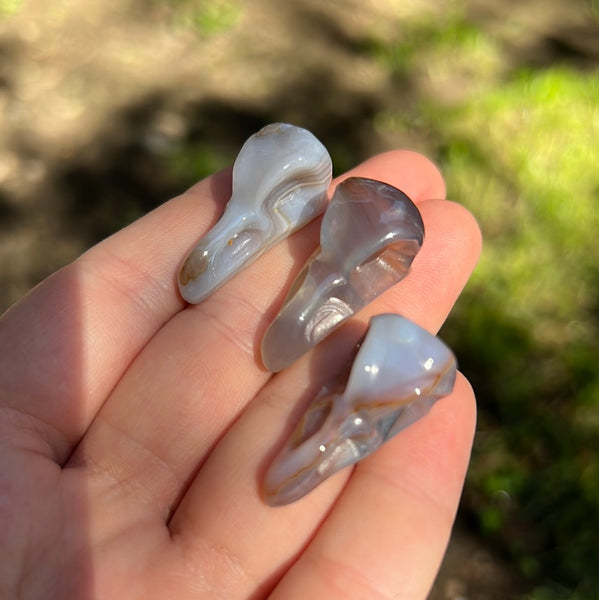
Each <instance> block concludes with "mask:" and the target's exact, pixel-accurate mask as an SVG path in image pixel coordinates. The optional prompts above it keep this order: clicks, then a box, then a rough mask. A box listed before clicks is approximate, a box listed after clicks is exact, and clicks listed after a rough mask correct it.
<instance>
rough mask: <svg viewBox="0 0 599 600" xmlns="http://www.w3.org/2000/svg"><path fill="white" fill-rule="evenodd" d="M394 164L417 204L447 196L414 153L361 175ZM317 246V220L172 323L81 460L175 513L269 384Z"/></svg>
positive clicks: (115, 398) (363, 169) (118, 394)
mask: <svg viewBox="0 0 599 600" xmlns="http://www.w3.org/2000/svg"><path fill="white" fill-rule="evenodd" d="M390 165H393V169H392V173H391V175H390V176H391V178H392V180H393V181H396V182H400V181H401V179H402V173H407V174H408V175H407V176H406V182H407V184H408V186H409V191H410V193H411V194H412V196H413V197H414V198H415V199H416V200H421V199H422V195H421V193H420V191H419V190H418V188H417V186H418V181H422V188H423V190H425V192H426V193H430V190H431V186H434V185H436V186H437V188H438V189H437V191H439V192H440V193H442V180H441V178H440V176H439V175H438V171H437V170H436V169H435V168H434V167H433V166H432V165H431V163H430V162H429V161H427V160H426V159H424V158H423V157H421V156H418V155H415V154H413V153H402V152H398V153H393V154H387V155H382V156H381V157H378V158H376V159H373V160H371V161H368V162H367V163H365V164H364V165H362V166H360V167H358V168H357V169H355V170H354V171H353V172H352V174H362V175H369V176H370V175H371V174H372V175H380V176H382V175H383V172H386V171H387V170H389V169H390ZM416 172H419V173H420V174H421V178H420V179H418V178H416V177H415V176H414V173H416ZM434 182H437V183H434ZM317 240H318V224H317V223H313V224H312V225H310V226H308V227H307V228H305V229H304V230H302V231H301V232H299V233H298V234H297V235H295V236H292V238H290V239H289V240H287V241H286V242H284V243H282V244H279V245H277V246H276V247H275V248H273V249H272V250H271V251H270V252H268V253H267V254H266V255H265V256H264V257H262V259H260V260H258V261H257V262H256V263H254V264H253V265H251V266H250V267H248V268H247V269H245V270H244V271H243V272H241V273H240V274H238V275H237V276H236V277H235V278H233V279H232V280H231V281H229V282H228V283H227V284H226V285H225V286H223V287H222V288H221V289H219V290H218V291H217V292H216V293H215V294H214V295H212V296H211V297H209V298H208V299H206V300H205V301H204V302H202V303H201V304H199V305H194V306H190V307H188V308H187V309H186V310H184V311H182V312H180V313H179V314H177V315H176V316H175V317H174V318H172V319H171V320H170V321H169V323H168V324H166V325H165V326H164V327H163V328H162V329H161V330H160V332H159V333H158V334H157V335H156V336H154V338H153V339H152V341H151V342H150V343H149V344H148V345H147V346H146V347H145V348H144V350H143V352H141V353H140V355H139V356H138V358H137V359H136V361H135V362H134V364H133V365H132V366H131V368H130V369H129V371H128V372H127V373H126V374H125V375H124V376H123V377H122V379H121V381H120V382H119V384H118V386H117V387H116V388H115V390H114V392H113V393H112V394H111V396H110V398H109V400H108V401H107V402H106V404H105V406H104V407H103V408H102V410H101V411H100V413H99V415H98V417H97V418H96V419H95V421H94V423H93V424H92V426H91V427H90V429H89V431H88V433H87V435H86V436H85V438H84V440H83V441H82V443H81V444H80V446H79V447H78V451H77V455H76V456H75V457H74V459H73V461H74V463H79V464H82V463H85V464H88V465H92V464H93V465H94V468H95V469H96V470H97V472H98V473H103V474H104V476H105V477H106V480H107V481H108V482H110V481H113V480H114V478H115V476H116V477H117V478H118V480H119V481H122V480H126V481H127V482H128V486H127V488H128V489H129V490H130V491H131V493H132V494H135V495H137V496H138V497H140V498H141V497H143V498H144V499H145V504H146V505H147V506H153V507H158V510H159V511H160V512H161V513H164V514H168V513H169V511H170V510H172V508H173V506H175V505H176V503H177V502H178V499H179V495H180V493H181V490H183V489H185V488H186V486H187V484H188V482H189V480H190V478H191V477H192V476H193V474H194V473H195V471H196V470H197V468H198V466H199V465H201V463H202V461H203V460H204V458H205V457H206V456H207V455H208V453H209V452H210V450H211V449H212V448H213V446H214V444H215V443H216V442H217V441H218V439H219V438H220V436H221V435H222V433H223V431H224V430H225V429H226V428H227V427H229V426H230V424H231V423H232V422H233V421H234V420H235V419H236V418H237V416H238V415H239V413H240V412H241V411H242V410H243V409H244V407H245V406H246V405H247V404H248V403H249V402H250V401H251V400H252V398H253V397H254V396H255V394H256V393H257V392H258V390H259V389H260V388H261V387H262V386H263V385H264V384H265V382H266V381H267V380H268V379H269V377H270V374H269V373H267V372H266V371H265V370H264V368H263V367H262V366H261V364H260V361H259V357H257V355H256V351H255V349H256V348H258V347H259V343H260V340H261V337H262V334H263V332H264V330H265V328H266V326H267V324H268V322H269V321H270V319H271V318H272V317H273V316H274V311H275V310H276V307H277V306H278V304H280V302H281V301H282V294H283V293H284V290H285V287H286V285H288V284H289V282H290V272H292V271H295V272H297V271H298V270H299V268H300V267H301V265H302V263H303V262H304V260H305V259H306V258H307V257H308V256H309V255H310V254H311V253H312V251H313V250H314V247H315V246H316V244H317ZM123 456H125V457H127V459H126V460H123ZM115 471H116V472H117V474H116V475H115ZM121 514H123V518H127V516H128V513H127V514H125V513H124V512H122V511H121Z"/></svg>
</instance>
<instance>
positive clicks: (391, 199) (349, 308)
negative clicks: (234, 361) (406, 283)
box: [262, 177, 424, 372]
mask: <svg viewBox="0 0 599 600" xmlns="http://www.w3.org/2000/svg"><path fill="white" fill-rule="evenodd" d="M423 239H424V225H423V223H422V218H421V216H420V212H419V211H418V208H417V207H416V205H415V204H414V203H413V202H412V201H411V200H410V199H409V198H408V197H407V196H406V195H405V194H404V193H403V192H401V191H400V190H398V189H397V188H394V187H392V186H390V185H387V184H386V183H382V182H380V181H374V180H372V179H364V178H362V177H351V178H349V179H346V180H345V181H343V182H342V183H340V184H339V185H338V186H337V188H336V190H335V193H334V195H333V198H332V200H331V203H330V204H329V206H328V207H327V209H326V212H325V214H324V217H323V220H322V226H321V233H320V248H319V249H318V250H317V252H316V253H315V254H314V255H313V256H312V257H311V258H310V259H309V260H308V262H307V264H306V265H305V266H304V268H303V270H302V271H301V273H300V274H299V275H298V276H297V278H296V280H295V282H294V283H293V285H292V286H291V289H290V291H289V293H288V295H287V298H286V300H285V302H284V304H283V307H282V308H281V310H280V312H279V314H278V315H277V317H276V318H275V319H274V321H273V322H272V323H271V325H270V327H269V328H268V330H267V332H266V334H265V336H264V338H263V340H262V361H263V363H264V365H265V366H266V368H267V369H269V370H271V371H274V372H276V371H281V370H282V369H284V368H285V367H286V366H288V365H289V364H291V363H292V362H293V361H295V360H296V359H297V358H299V357H300V356H301V355H302V354H304V353H305V352H307V351H308V350H309V349H310V348H312V347H313V346H315V345H316V344H317V343H318V342H320V341H321V340H322V339H323V338H324V337H325V336H327V335H328V334H330V333H331V331H333V329H334V328H335V327H337V326H338V325H340V324H341V323H342V322H343V321H344V320H345V319H347V318H348V317H350V316H351V315H353V314H354V313H355V312H357V311H359V310H360V309H361V308H363V307H364V306H365V305H366V304H368V303H369V302H371V301H372V300H373V299H374V298H376V296H378V295H379V294H381V293H382V292H384V291H385V290H387V289H388V288H389V287H391V286H392V285H394V284H395V283H397V282H399V281H401V280H402V279H403V278H404V277H405V276H406V275H407V273H408V271H409V269H410V265H411V264H412V260H413V258H414V256H416V254H417V253H418V251H419V250H420V247H421V246H422V242H423Z"/></svg>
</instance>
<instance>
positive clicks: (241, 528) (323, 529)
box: [0, 152, 480, 600]
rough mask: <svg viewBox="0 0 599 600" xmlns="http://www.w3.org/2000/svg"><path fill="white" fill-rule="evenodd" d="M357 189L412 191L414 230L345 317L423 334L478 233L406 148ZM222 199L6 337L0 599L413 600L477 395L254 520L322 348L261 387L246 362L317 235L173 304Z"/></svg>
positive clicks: (447, 522)
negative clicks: (387, 282) (380, 288)
mask: <svg viewBox="0 0 599 600" xmlns="http://www.w3.org/2000/svg"><path fill="white" fill-rule="evenodd" d="M351 174H352V175H360V176H364V177H370V178H374V179H380V180H382V181H385V182H387V183H390V184H392V185H394V186H396V187H399V188H400V189H402V190H404V191H405V192H406V193H407V194H408V195H409V196H410V197H411V198H412V199H413V200H414V201H415V202H416V203H417V204H418V205H419V208H420V210H421V213H422V216H423V219H424V223H425V227H426V239H425V243H424V246H423V248H422V251H421V252H420V254H419V255H418V256H417V258H416V259H415V261H414V264H413V268H412V272H411V274H410V275H409V277H407V278H406V280H405V281H403V282H402V283H401V284H400V285H398V286H396V287H395V288H392V289H391V290H389V291H388V292H387V293H385V294H383V295H382V296H381V297H380V298H378V299H377V300H376V302H374V303H373V304H372V305H370V306H369V307H368V308H367V309H366V310H364V311H362V313H360V314H359V315H358V318H357V319H356V321H355V322H356V323H365V322H366V320H367V318H368V316H370V315H372V314H376V313H380V312H400V313H401V314H403V315H404V316H406V317H408V318H410V319H412V320H414V321H416V322H417V323H419V324H420V325H422V326H423V327H425V328H427V329H428V330H430V331H433V332H435V331H437V330H438V328H439V327H440V326H441V324H442V322H443V320H444V319H445V317H446V316H447V314H448V312H449V310H450V309H451V307H452V305H453V303H454V302H455V300H456V298H457V296H458V295H459V293H460V291H461V289H462V287H463V285H464V284H465V282H466V280H467V278H468V276H469V274H470V272H471V269H472V268H473V266H474V263H475V262H476V259H477V257H478V253H479V246H480V238H479V232H478V228H477V226H476V224H475V222H474V221H473V219H472V218H471V216H470V215H469V214H468V213H467V212H466V211H465V210H464V209H463V208H461V207H460V206H459V205H456V204H453V203H451V202H448V201H446V200H443V199H442V198H443V197H444V185H443V181H442V179H441V176H440V175H439V173H438V172H437V170H436V169H435V168H434V167H433V166H432V165H431V164H430V163H429V162H428V161H427V160H426V159H424V158H423V157H421V156H419V155H417V154H414V153H410V152H391V153H387V154H384V155H380V156H378V157H375V158H373V159H371V160H369V161H368V162H366V163H364V164H362V165H361V166H359V167H357V168H356V169H354V170H353V171H352V172H351ZM229 188H230V172H224V173H220V174H217V175H215V176H213V177H210V178H208V179H206V180H204V181H202V182H201V183H199V184H197V185H196V186H194V187H193V188H192V189H191V190H189V191H188V192H186V193H185V194H183V195H182V196H180V197H177V198H175V199H174V200H171V201H170V202H168V203H166V204H164V205H163V206H161V207H159V208H158V209H157V210H155V211H153V212H152V213H150V214H149V215H147V216H145V217H143V218H142V219H140V220H139V221H137V222H135V223H133V224H132V225H130V226H129V227H127V228H126V229H124V230H122V231H120V232H119V233H117V234H115V235H114V236H112V237H111V238H109V239H107V240H105V241H104V242H102V243H101V244H99V245H97V246H96V247H94V248H92V249H91V250H89V251H88V252H87V253H85V254H84V255H83V256H82V257H81V258H79V259H78V260H77V261H75V262H74V263H73V264H71V265H69V266H67V267H66V268H64V269H62V270H61V271H59V272H57V273H55V274H54V275H53V276H52V277H50V278H49V279H47V280H46V281H45V282H44V283H42V284H41V285H40V286H38V287H37V288H36V289H34V290H33V291H32V292H31V293H30V294H29V295H28V296H27V297H26V298H25V299H24V300H23V301H22V302H21V303H19V304H18V305H16V306H15V307H13V309H12V310H10V311H9V312H8V313H6V314H5V315H4V317H3V318H2V320H1V321H0V597H1V598H6V599H12V598H23V599H37V598H43V599H53V598H60V599H71V598H83V599H100V598H102V599H104V598H106V599H119V600H120V599H125V600H128V599H132V598H140V599H141V598H143V599H144V600H148V599H153V598H157V599H161V600H168V599H175V600H184V599H186V598H194V599H198V598H211V599H212V598H219V599H221V598H222V599H227V600H228V599H231V600H237V599H239V600H241V599H243V600H258V599H260V598H272V599H283V600H294V599H295V598H298V599H300V598H301V599H302V600H303V599H305V598H311V599H312V598H314V599H316V598H323V599H324V598H327V599H330V598H343V599H344V600H351V599H354V598H355V599H360V600H364V599H370V598H373V599H378V598H408V599H412V598H414V599H420V598H425V597H426V595H427V593H428V590H429V589H430V586H431V584H432V582H433V580H434V577H435V574H436V571H437V569H438V567H439V564H440V561H441V558H442V555H443V552H444V550H445V547H446V544H447V540H448V538H449V533H450V530H451V526H452V523H453V520H454V517H455V511H456V507H457V503H458V499H459V495H460V491H461V487H462V484H463V478H464V473H465V470H466V465H467V462H468V457H469V453H470V446H471V442H472V435H473V430H474V421H475V409H474V397H473V394H472V391H471V389H470V387H469V385H468V383H467V382H466V380H465V379H464V378H463V377H461V376H459V377H458V380H457V382H456V386H455V390H454V392H453V394H452V395H450V396H448V397H446V398H444V399H443V400H441V401H440V402H438V403H437V405H436V406H435V407H434V408H433V409H432V410H431V412H430V414H429V415H428V416H427V417H426V418H424V419H422V420H421V421H419V422H418V423H416V424H414V425H413V426H411V427H409V428H408V429H407V430H406V431H404V432H402V433H401V434H400V435H399V436H397V437H395V438H394V439H393V440H391V441H390V442H389V443H388V444H386V445H385V446H384V447H383V448H381V449H380V450H379V451H378V452H376V453H375V454H373V455H372V456H371V457H369V458H368V459H366V460H365V461H363V462H362V463H360V464H359V465H358V466H357V467H355V468H354V469H353V470H352V469H345V470H344V471H342V472H340V473H338V474H337V475H336V476H334V477H332V478H331V479H329V480H328V481H326V482H325V483H324V484H323V485H321V486H320V487H319V488H317V489H316V490H315V491H314V492H313V493H311V494H310V495H308V496H307V497H305V498H303V499H302V500H300V501H299V502H296V503H294V504H291V505H289V506H285V507H280V508H271V507H269V506H268V505H266V504H265V503H264V501H263V500H262V499H261V497H260V481H261V478H262V476H263V473H264V469H265V467H266V466H267V465H268V460H269V457H272V453H273V451H274V450H276V448H277V445H278V444H280V443H281V441H282V436H283V435H284V432H285V431H288V429H289V426H290V422H291V420H292V417H293V415H294V414H296V412H297V406H298V404H299V403H301V402H305V400H306V398H307V397H309V395H310V394H311V393H314V392H315V391H317V389H318V387H319V385H320V384H321V383H322V381H323V380H324V379H325V378H326V372H327V369H328V368H329V366H331V364H332V363H334V361H335V357H336V354H335V353H334V352H329V353H323V352H322V351H320V354H317V353H318V352H319V350H318V349H316V350H315V351H314V352H313V353H311V354H308V355H306V356H305V357H304V358H303V359H301V360H300V361H298V362H297V363H296V364H294V365H293V366H292V367H290V368H289V369H287V370H286V371H284V372H282V373H280V374H278V375H276V376H273V375H272V374H271V373H269V372H267V371H266V370H265V369H264V367H263V366H262V365H261V363H260V360H259V353H258V351H257V349H259V347H260V340H261V337H262V335H263V333H264V331H265V329H266V327H267V325H268V323H269V322H270V320H271V319H272V318H273V317H274V315H275V313H276V311H277V309H278V307H279V306H280V304H281V302H282V300H283V298H284V295H285V292H286V287H287V286H288V285H289V283H290V281H291V280H292V278H293V276H294V275H295V274H296V273H297V271H298V270H299V268H300V267H301V266H302V264H303V262H304V261H305V259H306V258H307V257H308V256H309V255H310V254H311V252H312V251H313V250H314V248H315V247H316V245H317V243H318V223H316V222H315V223H313V224H311V225H309V226H308V227H306V228H304V229H303V230H301V231H299V232H298V233H296V234H295V235H294V236H292V237H291V238H290V239H289V240H287V241H286V242H284V243H281V244H279V245H278V246H277V247H275V248H274V249H273V250H271V251H270V252H268V253H267V254H265V255H264V256H263V257H262V258H261V259H259V260H258V261H257V262H256V263H254V264H253V265H252V266H251V267H249V268H247V269H246V270H244V271H243V272H242V273H241V274H239V275H238V276H236V277H235V278H234V279H233V280H231V281H230V282H229V283H227V284H226V285H225V286H223V287H222V288H221V289H220V290H218V291H217V292H216V293H215V294H214V295H213V296H211V297H210V298H208V299H207V300H206V301H204V302H202V303H201V304H198V305H195V306H186V305H185V304H184V303H183V301H182V300H181V298H180V297H179V295H178V293H177V290H176V285H175V277H176V272H177V267H178V265H179V264H180V261H181V259H182V257H183V256H184V255H185V253H186V252H187V251H188V250H189V249H190V248H191V247H192V246H193V244H194V243H195V242H196V240H197V238H198V237H199V236H200V235H202V233H203V232H205V231H207V230H208V229H209V227H210V226H211V225H212V224H213V223H214V222H215V221H216V219H217V218H218V216H219V214H220V212H221V211H222V209H223V207H224V204H225V203H226V201H227V199H228V197H229V193H230V189H229ZM353 329H355V330H356V335H358V331H357V330H358V327H357V326H356V327H354V328H353ZM348 335H349V336H350V337H351V335H353V333H352V334H348ZM347 341H348V340H347V339H345V340H344V344H345V343H347ZM330 343H331V344H334V343H336V342H335V339H334V338H332V341H331V342H330ZM337 343H340V341H339V339H337ZM316 357H318V360H316Z"/></svg>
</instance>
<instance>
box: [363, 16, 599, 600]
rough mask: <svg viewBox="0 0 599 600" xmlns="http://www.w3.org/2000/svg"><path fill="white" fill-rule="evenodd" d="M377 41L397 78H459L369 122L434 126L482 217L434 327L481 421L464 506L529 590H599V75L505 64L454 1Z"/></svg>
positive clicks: (462, 198)
mask: <svg viewBox="0 0 599 600" xmlns="http://www.w3.org/2000/svg"><path fill="white" fill-rule="evenodd" d="M412 25H413V26H405V24H404V31H402V35H401V36H400V39H399V41H398V42H396V43H394V44H390V45H385V44H384V43H383V42H376V43H374V42H371V43H370V44H369V46H368V48H367V51H369V52H372V53H373V54H374V56H376V57H377V59H378V60H379V61H381V64H383V65H385V67H386V68H387V69H389V71H390V72H391V76H393V77H396V78H398V81H400V82H403V83H404V84H406V86H407V85H408V84H409V83H410V82H412V81H414V80H415V79H416V80H417V79H418V78H419V77H422V74H423V73H426V74H427V76H428V77H430V79H431V80H432V81H433V82H437V83H438V82H440V81H441V82H442V81H443V78H444V77H445V75H446V73H447V72H448V70H450V71H451V73H452V75H453V77H454V82H459V84H460V89H458V90H450V92H454V93H449V94H448V95H447V97H445V98H440V97H438V96H436V95H435V94H434V93H429V94H428V95H427V94H418V95H417V97H416V99H415V101H414V103H413V105H412V106H411V107H409V108H408V110H405V109H403V110H402V111H401V112H399V111H383V112H381V113H380V114H379V115H377V117H376V118H375V121H374V124H375V127H377V128H378V129H383V130H395V131H398V132H403V131H408V130H414V129H417V130H419V131H420V132H421V133H422V136H423V137H425V138H426V139H428V140H430V145H431V148H432V149H433V153H434V154H436V156H434V158H435V159H436V160H437V162H438V163H439V165H440V166H441V169H442V171H443V173H444V174H445V176H446V180H447V186H448V193H449V196H450V197H451V198H453V199H455V200H457V201H459V202H461V203H463V204H464V205H465V206H466V207H468V208H469V209H470V210H471V212H472V213H473V214H474V215H475V216H476V218H477V219H478V221H479V223H480V226H481V229H482V231H483V235H484V239H485V245H484V251H483V255H482V258H481V261H480V264H479V266H478V268H477V270H476V272H475V274H474V276H473V277H472V280H471V282H470V284H469V286H468V287H467V289H466V291H465V293H464V295H463V297H462V298H461V300H460V301H459V303H458V305H457V306H456V308H455V310H454V312H453V314H452V316H451V317H450V319H449V321H448V323H447V324H446V326H445V328H444V330H443V332H442V335H443V336H444V337H445V338H446V339H447V340H448V341H449V342H450V343H451V345H452V346H453V347H454V348H455V350H456V353H457V355H458V358H459V360H460V363H461V367H462V369H463V370H464V371H465V372H466V374H467V375H468V376H469V377H470V379H471V380H472V382H473V383H474V386H475V390H476V391H477V395H478V400H479V425H478V434H477V439H476V442H475V450H474V455H473V460H472V464H471V468H470V472H469V476H468V481H467V486H466V490H465V494H464V508H465V509H466V510H467V511H468V512H470V514H472V515H473V516H474V517H475V518H476V520H477V521H478V523H479V527H480V529H481V532H483V534H485V535H487V536H489V537H490V538H492V539H495V540H497V541H499V543H501V544H502V545H503V546H504V547H505V548H506V549H507V551H508V552H509V553H510V554H511V555H512V556H513V558H514V560H515V561H516V563H517V564H518V565H519V567H520V570H521V572H522V573H523V574H524V575H526V576H528V577H530V578H532V580H533V581H537V582H545V583H544V584H542V585H541V584H540V585H539V587H538V589H537V590H536V591H535V592H534V593H533V594H532V595H531V596H530V597H529V599H530V600H532V599H534V600H541V599H545V598H552V599H553V598H558V597H559V598H567V597H570V598H593V597H596V595H594V594H595V592H594V591H593V590H596V589H599V552H598V550H597V549H598V548H599V368H598V365H599V244H598V243H597V231H599V168H598V162H599V161H598V158H599V153H598V149H599V142H598V140H599V74H597V73H596V72H594V73H593V72H582V71H578V70H576V69H575V68H574V67H572V66H569V65H567V64H565V63H564V64H555V65H554V66H551V67H549V68H545V69H537V70H535V69H530V68H524V67H518V66H514V67H513V68H508V67H507V61H506V60H505V57H504V56H503V55H502V49H501V46H500V45H499V44H498V43H497V42H496V41H495V40H494V38H492V36H490V35H488V34H487V33H485V32H484V31H483V30H482V29H481V28H480V27H478V26H476V25H474V24H473V23H469V22H468V21H467V20H465V19H464V18H463V16H462V15H461V14H460V13H459V12H457V11H456V12H454V13H453V14H450V15H449V16H446V17H445V18H444V19H438V18H435V19H432V18H431V19H429V20H428V21H427V20H426V19H422V20H420V21H419V22H417V23H413V24H412Z"/></svg>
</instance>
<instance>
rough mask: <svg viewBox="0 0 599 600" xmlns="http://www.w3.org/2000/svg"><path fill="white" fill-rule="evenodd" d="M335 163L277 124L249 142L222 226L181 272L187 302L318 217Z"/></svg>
mask: <svg viewBox="0 0 599 600" xmlns="http://www.w3.org/2000/svg"><path fill="white" fill-rule="evenodd" d="M331 172H332V165H331V158H330V156H329V154H328V152H327V150H326V148H325V147H324V146H323V145H322V144H321V143H320V142H319V141H318V140H317V139H316V138H315V137H314V136H313V135H312V134H311V133H310V132H309V131H307V130H306V129H302V128H301V127H295V126H294V125H288V124H285V123H275V124H272V125H268V126H266V127H264V128H263V129H261V130H260V131H259V132H258V133H256V134H254V135H253V136H251V137H250V138H249V139H248V140H247V141H246V142H245V144H244V145H243V147H242V148H241V151H240V152H239V155H238V157H237V159H236V160H235V164H234V165H233V190H232V195H231V198H230V200H229V202H228V204H227V207H226V209H225V211H224V213H223V215H222V217H221V218H220V220H219V221H218V223H217V224H216V225H215V226H214V227H213V228H212V229H211V230H210V231H209V232H208V233H207V234H206V235H205V236H204V237H203V238H202V239H201V240H200V241H199V243H198V244H197V246H196V247H195V248H194V249H193V250H192V251H191V253H190V254H189V256H188V257H187V258H186V260H185V261H184V263H183V265H182V267H181V270H180V272H179V290H180V292H181V296H182V297H183V299H184V300H186V301H187V302H192V303H197V302H201V301H202V300H204V299H205V298H206V297H208V296H209V295H210V294H211V293H212V292H214V291H215V290H216V289H217V288H218V287H220V286H221V285H222V284H223V283H225V282H226V281H228V280H229V279H230V278H231V277H233V275H235V274H236V273H238V272H239V271H240V270H241V269H243V268H244V267H246V266H247V265H249V264H250V263H251V262H253V261H254V260H256V259H257V258H258V257H259V256H261V255H262V254H263V253H264V252H265V251H266V250H268V249H269V248H271V247H272V246H274V245H275V244H276V243H278V242H280V241H281V240H283V239H284V238H286V237H287V236H289V235H290V234H291V233H293V232H294V231H296V230H297V229H300V228H301V227H303V226H304V225H306V224H307V223H308V222H309V221H311V220H312V219H314V218H315V217H317V216H318V215H320V214H321V213H322V212H323V210H324V209H325V206H326V203H327V195H326V194H327V189H328V187H329V184H330V181H331Z"/></svg>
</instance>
